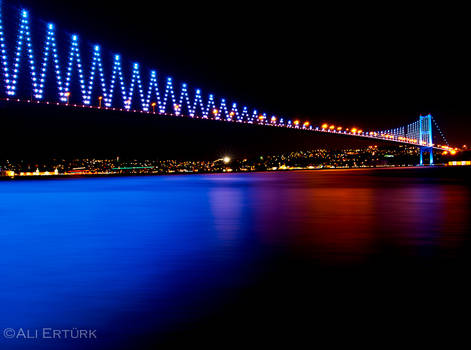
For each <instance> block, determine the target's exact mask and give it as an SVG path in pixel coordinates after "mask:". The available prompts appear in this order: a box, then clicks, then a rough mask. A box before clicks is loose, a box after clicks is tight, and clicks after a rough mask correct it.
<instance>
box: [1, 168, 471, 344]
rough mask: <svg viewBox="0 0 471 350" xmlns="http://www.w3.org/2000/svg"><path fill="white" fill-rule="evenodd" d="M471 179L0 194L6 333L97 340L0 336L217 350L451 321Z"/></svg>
mask: <svg viewBox="0 0 471 350" xmlns="http://www.w3.org/2000/svg"><path fill="white" fill-rule="evenodd" d="M470 175H471V171H470V169H451V168H446V169H426V168H424V169H379V170H374V169H371V170H336V171H310V172H284V173H253V174H219V175H190V176H161V177H122V178H86V179H61V180H44V181H3V182H0V196H1V197H0V198H1V201H0V282H1V284H0V331H2V332H3V330H4V329H5V328H12V329H14V330H15V331H18V330H19V329H20V328H21V329H23V330H25V331H26V330H28V329H29V330H30V332H33V331H34V330H36V329H39V330H40V332H41V331H42V329H43V328H45V327H46V328H52V329H73V328H77V329H96V336H97V339H92V340H72V339H62V340H58V339H56V340H51V339H22V338H20V339H6V338H5V336H4V334H0V348H1V349H82V348H84V349H88V348H96V349H144V348H155V349H158V348H159V349H162V348H167V347H171V346H173V345H183V344H186V345H188V344H191V345H197V344H204V345H206V346H214V347H219V348H221V349H224V348H226V347H227V345H231V344H232V345H233V344H247V343H250V344H252V345H253V344H255V343H259V344H266V341H267V340H268V339H270V340H271V341H272V342H277V341H278V338H280V341H281V336H282V335H283V334H285V335H286V334H287V332H288V330H290V333H289V334H295V336H294V338H296V339H303V341H304V342H306V341H309V340H311V341H313V342H315V340H316V339H317V338H318V337H319V336H321V335H322V336H326V334H330V333H332V334H337V335H338V334H339V332H341V333H342V334H344V333H343V332H344V331H348V330H355V333H356V336H358V335H359V334H360V335H361V334H365V332H366V333H370V332H372V331H373V330H374V332H386V333H388V332H391V334H396V335H397V334H400V333H401V332H404V331H406V330H409V331H411V332H413V330H414V329H415V327H416V325H417V324H422V325H423V324H424V322H427V321H428V322H430V326H431V327H433V325H437V324H439V323H441V322H446V323H450V322H453V321H454V320H456V318H455V317H456V314H452V313H451V311H453V312H456V313H458V314H459V313H462V314H463V315H465V316H466V315H467V316H466V318H469V311H470V308H469V303H468V301H467V300H468V298H469V297H468V296H469V287H467V285H468V280H469V275H470V274H469V270H468V268H467V265H468V264H469V260H470V255H469V253H470V248H471V245H470V242H471V240H470V237H471V236H470V234H471V233H470V231H471V230H470V226H471V221H470V200H471V192H470V191H471V187H470V178H471V176H470ZM396 319H400V320H401V321H400V323H396V321H395V320H396ZM392 325H395V326H394V327H391V326H392ZM293 330H294V333H293V332H292V331H293ZM334 330H335V331H334ZM359 330H361V332H360V333H359V332H358V331H359ZM429 331H430V329H429ZM292 339H293V338H292ZM332 339H335V336H334V338H332Z"/></svg>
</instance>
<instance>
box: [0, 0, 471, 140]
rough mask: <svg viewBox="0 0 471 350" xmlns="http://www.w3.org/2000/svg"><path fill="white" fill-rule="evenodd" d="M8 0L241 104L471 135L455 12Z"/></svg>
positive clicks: (463, 48)
mask: <svg viewBox="0 0 471 350" xmlns="http://www.w3.org/2000/svg"><path fill="white" fill-rule="evenodd" d="M7 2H9V3H10V4H13V5H18V6H21V5H24V6H26V7H28V8H30V9H31V10H32V12H33V15H34V16H35V17H40V18H43V19H45V20H47V21H52V22H54V23H56V24H57V25H58V26H59V28H60V30H66V31H69V32H77V33H79V34H80V35H81V38H82V40H85V39H87V40H90V41H91V42H93V43H94V42H96V43H100V44H102V45H103V46H104V47H105V48H107V49H109V50H112V51H113V52H119V53H122V54H123V56H126V57H128V58H130V59H132V60H136V61H139V62H141V63H142V64H144V65H146V66H148V67H152V68H156V69H157V70H158V71H160V72H161V73H164V74H165V73H167V74H169V75H172V76H173V77H174V78H175V79H177V80H180V81H185V82H187V83H188V84H190V86H192V87H200V88H202V89H203V91H204V92H214V93H216V94H217V95H219V96H225V97H227V98H228V99H229V100H232V98H234V99H235V100H236V101H237V102H239V104H248V105H249V106H253V107H258V108H260V109H262V110H265V111H267V112H273V113H276V114H283V115H285V116H289V117H293V118H294V117H300V118H303V119H309V120H311V121H312V122H314V123H316V124H317V123H319V122H322V121H332V122H338V123H341V124H343V125H345V127H348V126H352V125H355V126H359V127H362V128H363V129H380V128H389V127H394V126H399V125H403V124H406V123H409V122H411V121H413V120H415V119H416V118H417V116H418V115H419V114H420V113H429V112H430V113H432V114H433V115H434V116H435V117H436V119H437V120H438V122H439V123H440V125H441V127H442V129H443V130H444V131H445V133H446V135H447V137H448V139H449V141H450V143H453V144H456V145H462V144H464V143H471V142H470V139H469V137H468V132H469V130H470V126H471V121H470V118H469V115H470V113H471V107H470V103H469V101H470V93H471V85H470V83H469V82H470V81H471V79H470V78H471V65H470V62H471V57H470V54H469V52H468V46H469V44H468V42H469V32H470V29H471V28H470V26H469V25H468V24H467V23H468V21H465V19H464V18H461V17H462V16H461V15H460V13H463V12H462V11H460V10H459V9H455V10H454V11H447V10H446V9H444V8H430V5H427V7H422V8H420V9H412V8H410V7H401V6H399V5H396V6H392V5H390V6H386V7H379V6H371V5H369V6H366V5H365V6H361V5H359V4H355V5H345V4H341V3H335V4H332V5H331V6H329V7H325V6H321V5H317V4H315V3H314V4H309V5H308V3H307V2H306V3H305V4H304V5H301V4H296V3H295V2H282V3H279V4H276V3H275V2H270V3H267V4H265V5H264V6H261V5H256V4H255V2H254V1H252V2H249V3H243V2H225V1H224V2H218V3H213V4H210V3H208V4H205V3H202V2H192V4H185V3H183V2H176V1H175V2H174V1H165V2H164V1H140V0H133V1H125V2H124V1H123V2H118V1H103V0H100V1H85V0H82V1H63V0H62V1H51V0H41V1H32V0H24V1H7Z"/></svg>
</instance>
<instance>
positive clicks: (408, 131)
mask: <svg viewBox="0 0 471 350" xmlns="http://www.w3.org/2000/svg"><path fill="white" fill-rule="evenodd" d="M41 23H42V22H41ZM42 24H43V23H42ZM31 27H32V24H31V18H30V15H29V12H28V11H27V10H26V9H22V10H20V13H19V18H18V26H17V35H16V37H15V39H16V42H15V49H14V55H13V57H10V56H9V52H8V47H7V46H8V45H7V43H8V42H9V41H8V40H7V39H8V38H7V37H6V30H5V25H4V22H3V6H2V0H0V61H1V63H0V66H1V70H2V74H1V75H2V76H3V79H2V77H0V82H2V83H3V84H1V85H3V88H0V95H2V94H5V95H6V98H4V99H6V100H16V101H22V100H27V101H28V102H37V103H47V104H50V103H54V102H55V101H57V103H63V104H66V105H73V106H76V107H80V106H82V107H91V108H94V107H95V106H94V105H95V103H94V102H93V101H97V102H98V103H97V104H98V108H100V109H102V107H103V108H105V109H111V110H124V111H137V112H141V113H152V114H162V115H176V116H186V117H191V118H203V119H213V120H223V121H228V122H240V123H250V124H254V123H256V124H261V125H271V126H280V127H288V128H299V129H306V130H314V131H320V132H329V133H337V134H348V135H353V136H360V137H368V138H376V139H384V140H389V141H395V142H402V143H408V144H412V145H418V146H426V147H431V146H435V145H433V144H432V136H431V135H432V130H431V125H432V124H431V122H429V120H430V119H431V116H430V115H428V116H426V117H422V116H421V117H420V119H419V120H418V121H416V122H414V123H411V124H409V125H408V126H406V127H399V128H395V129H390V130H383V131H377V132H364V131H363V130H360V129H357V128H351V129H348V128H347V129H343V128H342V127H340V126H334V125H330V126H329V125H327V124H325V125H322V127H313V126H312V125H311V124H310V123H309V122H307V121H306V122H304V123H302V122H300V121H299V120H294V121H291V120H286V121H285V118H278V117H277V116H276V115H271V116H270V117H268V114H267V113H265V112H259V111H258V110H257V109H253V110H252V113H250V111H249V108H248V107H247V106H242V109H241V112H239V107H238V104H237V103H236V102H232V103H228V102H227V100H226V99H225V98H220V99H219V103H218V104H217V103H216V98H215V96H214V95H213V94H208V98H207V101H206V103H205V102H204V98H203V93H202V91H201V90H200V89H195V90H194V93H193V92H192V89H190V88H189V86H188V85H187V84H186V83H182V84H181V85H180V89H179V91H178V90H177V92H179V94H178V95H177V94H176V92H175V85H174V81H173V79H172V77H167V78H166V83H165V88H164V90H160V84H159V81H160V80H161V77H160V76H159V74H158V73H157V71H156V70H150V71H149V73H148V79H146V80H147V81H148V83H147V84H144V82H145V79H143V77H145V75H146V74H145V72H144V70H142V69H141V66H140V64H139V63H137V62H134V63H132V64H131V66H130V79H129V85H128V84H127V82H128V79H126V74H125V73H126V70H125V65H124V64H123V59H122V57H121V55H119V54H114V55H112V59H111V62H112V63H111V76H110V79H109V80H108V79H107V76H106V71H107V69H106V68H107V67H106V65H105V64H104V62H106V58H105V57H103V54H102V53H103V50H102V48H101V47H100V45H92V46H91V50H90V51H91V52H90V53H89V57H90V62H89V64H88V65H84V61H83V60H82V57H86V55H83V53H84V51H83V46H84V45H83V44H81V42H80V40H79V36H78V34H72V35H70V36H69V35H67V38H68V39H67V41H69V43H70V46H69V49H68V52H67V55H66V60H65V64H64V65H61V59H60V50H59V48H58V45H57V42H58V39H57V34H56V29H55V25H54V24H53V23H47V24H46V28H45V29H46V31H45V33H46V35H45V39H44V41H43V46H42V49H41V50H39V51H38V52H40V53H41V54H42V57H41V55H38V57H39V59H38V60H36V59H35V53H34V50H33V38H32V35H31ZM35 32H38V31H35ZM82 55H83V56H82ZM10 60H11V63H10ZM23 60H24V62H22V61H23ZM36 62H39V63H40V65H39V66H37V65H36ZM25 64H26V65H27V66H28V67H24V65H25ZM51 66H52V68H53V69H50V70H48V68H49V67H51ZM62 67H64V68H65V70H64V71H63V70H62ZM87 67H88V69H87ZM27 71H29V77H28V76H27ZM86 73H88V74H86ZM48 74H49V75H51V76H52V78H53V79H52V80H48ZM20 77H21V78H20ZM74 79H75V80H74ZM77 79H78V81H76V80H77ZM28 81H29V83H28ZM46 82H48V84H49V85H51V84H52V83H51V82H55V89H46ZM20 84H23V86H22V91H21V92H20V91H19V89H18V86H19V85H20ZM28 84H30V86H31V90H30V92H31V93H28V94H27V95H26V96H28V97H26V98H25V96H24V91H26V90H27V89H26V85H28ZM116 85H118V87H117V86H116ZM76 90H78V92H77V91H76ZM51 91H54V92H53V93H52V95H51ZM162 93H163V94H162ZM119 94H120V95H121V96H120V97H121V98H119V96H116V95H119ZM29 96H31V98H29ZM136 96H137V99H136ZM191 96H193V99H192V98H191ZM71 100H72V102H71ZM76 101H80V102H76ZM102 101H103V102H104V106H102ZM228 106H230V108H229V107H228ZM424 118H427V119H426V120H425V119H424ZM426 125H427V126H426ZM428 125H430V127H429V126H428ZM434 125H435V126H436V127H437V128H438V130H439V132H440V134H441V135H442V137H443V138H444V140H445V142H446V144H447V146H446V147H447V149H448V148H449V146H448V142H447V141H446V138H445V137H444V135H443V133H442V131H441V130H440V128H439V127H438V124H437V123H436V121H435V120H434ZM443 147H445V146H443Z"/></svg>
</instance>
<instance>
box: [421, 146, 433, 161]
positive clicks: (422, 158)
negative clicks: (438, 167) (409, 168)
mask: <svg viewBox="0 0 471 350" xmlns="http://www.w3.org/2000/svg"><path fill="white" fill-rule="evenodd" d="M425 152H428V154H429V156H430V162H429V165H433V148H432V147H420V165H424V153H425Z"/></svg>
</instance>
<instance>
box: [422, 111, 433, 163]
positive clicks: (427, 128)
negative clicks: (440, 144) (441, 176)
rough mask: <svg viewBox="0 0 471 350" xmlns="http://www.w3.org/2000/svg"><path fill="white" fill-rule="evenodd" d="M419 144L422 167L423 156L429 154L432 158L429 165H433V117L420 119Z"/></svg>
mask: <svg viewBox="0 0 471 350" xmlns="http://www.w3.org/2000/svg"><path fill="white" fill-rule="evenodd" d="M419 144H420V145H424V146H420V165H424V156H423V154H424V153H426V152H428V153H429V157H430V162H429V165H433V138H432V115H431V114H427V115H425V116H422V115H421V116H420V119H419Z"/></svg>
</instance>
